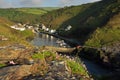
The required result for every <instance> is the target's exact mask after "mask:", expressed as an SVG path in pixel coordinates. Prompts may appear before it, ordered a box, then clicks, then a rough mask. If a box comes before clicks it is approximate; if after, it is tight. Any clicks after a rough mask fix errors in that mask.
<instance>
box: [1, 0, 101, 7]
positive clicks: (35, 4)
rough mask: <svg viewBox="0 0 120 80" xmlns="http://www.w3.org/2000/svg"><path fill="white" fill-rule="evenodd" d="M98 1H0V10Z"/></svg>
mask: <svg viewBox="0 0 120 80" xmlns="http://www.w3.org/2000/svg"><path fill="white" fill-rule="evenodd" d="M95 1H99V0H0V8H18V7H64V6H71V5H80V4H85V3H90V2H95Z"/></svg>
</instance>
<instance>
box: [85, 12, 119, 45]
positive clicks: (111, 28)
mask: <svg viewBox="0 0 120 80" xmlns="http://www.w3.org/2000/svg"><path fill="white" fill-rule="evenodd" d="M119 42H120V13H119V14H117V15H115V16H113V17H112V18H111V19H110V20H109V21H108V23H107V24H106V25H105V26H104V27H103V28H98V29H97V30H95V32H94V33H93V34H92V35H91V36H90V39H88V40H87V41H86V43H85V44H86V45H87V46H95V47H96V46H97V47H102V46H108V45H112V44H115V43H119Z"/></svg>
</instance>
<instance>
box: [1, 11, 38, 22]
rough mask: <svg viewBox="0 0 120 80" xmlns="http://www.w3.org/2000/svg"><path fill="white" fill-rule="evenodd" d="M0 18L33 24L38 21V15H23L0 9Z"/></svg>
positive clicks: (18, 12)
mask: <svg viewBox="0 0 120 80" xmlns="http://www.w3.org/2000/svg"><path fill="white" fill-rule="evenodd" d="M0 16H1V17H5V18H7V19H9V20H11V21H14V22H22V23H35V22H38V21H39V18H38V17H39V15H34V14H30V13H24V12H22V11H17V10H15V9H0Z"/></svg>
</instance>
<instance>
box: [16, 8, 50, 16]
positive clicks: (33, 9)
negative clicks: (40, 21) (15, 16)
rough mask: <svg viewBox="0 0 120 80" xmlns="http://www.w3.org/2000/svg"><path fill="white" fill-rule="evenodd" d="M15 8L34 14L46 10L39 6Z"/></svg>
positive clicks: (39, 13) (45, 11)
mask: <svg viewBox="0 0 120 80" xmlns="http://www.w3.org/2000/svg"><path fill="white" fill-rule="evenodd" d="M16 10H17V11H21V12H24V13H30V14H36V15H42V14H45V13H47V12H48V11H47V10H44V9H41V8H16Z"/></svg>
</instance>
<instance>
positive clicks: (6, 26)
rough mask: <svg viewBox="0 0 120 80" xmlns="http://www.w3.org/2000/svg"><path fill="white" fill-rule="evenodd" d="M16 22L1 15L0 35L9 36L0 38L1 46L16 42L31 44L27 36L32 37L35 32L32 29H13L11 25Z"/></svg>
mask: <svg viewBox="0 0 120 80" xmlns="http://www.w3.org/2000/svg"><path fill="white" fill-rule="evenodd" d="M13 24H14V23H13V22H11V21H9V20H7V19H5V18H2V17H0V36H3V37H5V38H7V39H8V40H5V41H4V40H0V46H5V45H10V44H14V43H19V44H23V45H25V46H30V44H29V43H28V42H27V41H26V38H29V37H32V36H33V33H32V32H31V31H23V32H20V31H16V30H14V29H11V28H10V26H11V25H13Z"/></svg>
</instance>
